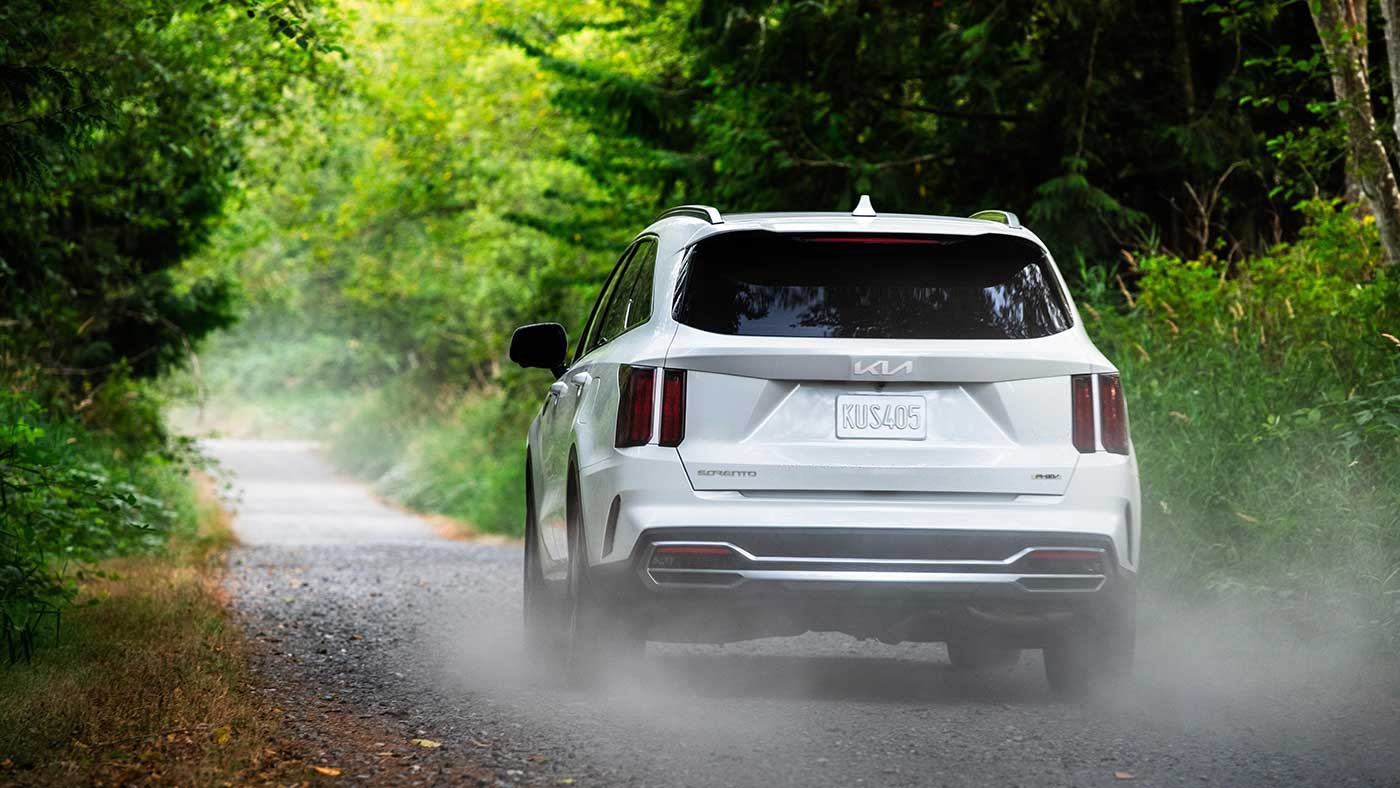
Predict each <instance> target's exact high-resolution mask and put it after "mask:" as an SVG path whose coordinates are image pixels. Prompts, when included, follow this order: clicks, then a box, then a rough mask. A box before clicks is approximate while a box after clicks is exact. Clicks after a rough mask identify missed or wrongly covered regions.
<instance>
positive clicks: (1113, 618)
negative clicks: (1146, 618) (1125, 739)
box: [1044, 608, 1137, 696]
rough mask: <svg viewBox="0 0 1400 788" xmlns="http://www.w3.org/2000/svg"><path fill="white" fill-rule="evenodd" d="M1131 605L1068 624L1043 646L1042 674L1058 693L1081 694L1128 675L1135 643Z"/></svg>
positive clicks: (1130, 671) (1134, 623)
mask: <svg viewBox="0 0 1400 788" xmlns="http://www.w3.org/2000/svg"><path fill="white" fill-rule="evenodd" d="M1135 618H1136V617H1135V615H1134V613H1133V610H1132V608H1125V609H1116V610H1113V611H1111V612H1107V613H1105V614H1104V615H1102V616H1100V617H1093V618H1088V619H1086V620H1084V621H1081V622H1077V623H1076V624H1075V625H1072V626H1071V627H1070V628H1069V629H1068V630H1067V631H1066V632H1065V633H1064V635H1063V636H1062V637H1061V638H1060V639H1059V640H1058V641H1057V642H1055V643H1053V644H1051V645H1048V646H1046V647H1045V649H1044V656H1045V678H1046V680H1047V681H1048V682H1049V683H1050V688H1051V689H1052V690H1054V691H1055V692H1056V693H1058V694H1061V695H1071V696H1073V695H1083V694H1085V693H1087V692H1090V691H1092V690H1093V689H1094V688H1096V687H1103V686H1110V685H1113V684H1115V683H1117V682H1120V681H1123V680H1125V679H1127V678H1128V676H1129V675H1130V674H1131V673H1132V668H1133V651H1134V649H1135V647H1136V640H1137V632H1136V621H1135Z"/></svg>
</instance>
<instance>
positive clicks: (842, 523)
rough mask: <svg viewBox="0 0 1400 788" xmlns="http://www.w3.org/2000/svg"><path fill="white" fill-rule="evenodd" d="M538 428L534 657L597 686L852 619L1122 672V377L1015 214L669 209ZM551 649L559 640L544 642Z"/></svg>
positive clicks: (973, 658)
mask: <svg viewBox="0 0 1400 788" xmlns="http://www.w3.org/2000/svg"><path fill="white" fill-rule="evenodd" d="M511 357H512V358H513V359H514V360H516V361H517V362H518V363H521V364H522V365H524V366H528V367H541V368H545V369H549V370H551V371H552V373H553V374H554V376H555V378H556V379H555V381H554V382H553V383H552V384H550V387H549V390H548V393H547V394H546V395H545V398H544V402H543V404H542V406H541V410H540V413H539V415H538V416H537V417H536V419H535V421H534V423H533V424H532V425H531V428H530V433H529V440H528V449H527V456H526V464H527V473H526V476H527V490H526V496H527V501H526V503H527V523H526V551H525V553H526V554H525V564H526V566H525V599H526V605H525V607H526V613H525V615H526V628H527V636H528V637H529V638H530V641H531V643H532V645H533V647H534V648H536V649H540V650H546V651H549V650H554V649H556V648H557V649H559V650H560V651H561V652H562V653H563V654H565V655H566V656H567V657H568V661H567V662H568V665H569V669H570V671H571V672H573V673H574V674H576V675H584V674H586V673H587V672H589V671H591V670H593V669H596V668H597V667H598V665H599V664H600V663H602V662H604V661H607V660H610V659H616V658H619V657H620V656H622V655H625V654H627V653H636V652H637V651H638V650H639V648H640V646H641V645H642V644H644V643H645V642H646V641H647V640H653V641H695V642H726V641H734V640H743V639H749V638H760V637H771V636H778V635H795V634H801V633H803V632H807V631H814V630H815V631H839V632H845V633H848V634H850V635H853V636H855V637H859V638H877V639H880V640H883V641H887V642H900V641H928V642H944V643H946V644H947V648H948V653H949V657H950V659H951V661H952V662H953V664H954V666H955V667H959V668H968V669H972V668H978V667H986V666H994V665H1003V664H1007V663H1009V662H1012V661H1014V660H1015V659H1016V657H1017V656H1018V655H1019V653H1020V650H1021V649H1024V648H1038V649H1043V651H1044V657H1045V659H1044V662H1045V668H1046V673H1047V677H1048V678H1049V680H1050V682H1051V683H1052V685H1053V686H1055V687H1056V688H1059V689H1081V688H1084V687H1087V686H1089V685H1091V684H1093V683H1095V682H1096V681H1099V680H1106V679H1111V678H1113V677H1115V676H1118V675H1121V674H1123V673H1124V672H1125V671H1126V670H1127V669H1128V667H1129V665H1130V663H1131V659H1132V650H1133V632H1134V611H1135V608H1136V602H1135V578H1136V570H1137V550H1138V548H1137V545H1138V543H1139V533H1138V511H1139V493H1138V480H1137V467H1136V461H1135V459H1134V456H1133V451H1132V445H1131V441H1130V439H1129V433H1128V424H1127V412H1126V405H1125V402H1124V396H1123V388H1122V385H1121V382H1120V380H1119V377H1118V374H1117V371H1116V370H1115V369H1114V367H1113V366H1112V364H1111V363H1110V362H1109V361H1108V360H1107V359H1106V358H1104V356H1103V355H1102V354H1101V353H1100V352H1099V351H1098V350H1097V349H1096V348H1095V347H1094V345H1093V344H1092V342H1091V341H1090V340H1089V338H1088V336H1087V335H1086V334H1085V332H1084V330H1083V327H1082V324H1081V323H1080V321H1079V320H1078V317H1077V314H1076V312H1075V309H1074V306H1073V302H1072V300H1071V299H1070V296H1069V292H1068V290H1067V289H1066V287H1065V284H1064V281H1063V278H1062V277H1061V276H1060V273H1059V271H1058V270H1057V269H1056V267H1055V264H1054V262H1053V260H1052V258H1051V256H1050V254H1049V252H1048V251H1047V250H1046V249H1045V247H1044V245H1043V244H1042V243H1041V242H1040V240H1039V239H1038V238H1036V236H1035V235H1034V234H1033V233H1031V232H1030V231H1029V230H1027V229H1025V228H1024V227H1022V226H1021V225H1020V224H1019V222H1018V221H1017V220H1016V218H1015V216H1014V215H1012V214H1009V213H1006V212H1002V211H988V212H983V213H981V214H977V215H975V216H974V217H973V218H970V219H959V218H950V217H933V216H914V215H876V214H875V212H874V211H873V210H872V209H870V208H869V203H868V200H862V204H861V208H859V209H857V211H855V212H853V213H852V214H831V213H812V214H798V213H788V214H781V213H775V214H745V215H737V216H723V215H721V214H720V213H719V212H718V211H716V210H714V209H713V208H708V207H704V206H685V207H682V208H679V209H674V210H672V211H668V212H667V213H665V214H663V215H662V217H660V218H659V219H658V220H657V221H656V222H655V223H653V224H652V225H651V226H650V227H648V228H647V229H646V230H645V231H643V232H642V233H641V234H640V235H639V236H638V237H637V239H636V240H635V241H634V242H633V243H632V245H631V246H629V248H628V249H627V251H626V252H625V253H624V254H623V255H622V257H621V258H620V260H619V262H618V264H617V266H616V268H615V269H614V271H613V272H612V275H611V276H610V277H609V279H608V281H607V283H606V284H605V285H604V287H603V290H602V293H601V294H600V296H599V299H598V301H597V304H596V305H595V306H594V309H593V312H592V314H591V316H590V318H589V320H588V323H587V324H586V326H585V328H584V330H583V333H582V335H581V337H580V338H579V341H578V342H577V344H576V346H575V347H574V348H573V352H572V354H570V352H569V347H568V342H567V341H566V335H565V332H564V329H563V328H562V327H561V326H559V325H558V324H551V323H545V324H534V325H531V326H525V327H522V328H521V329H519V330H517V332H516V335H515V337H514V338H513V341H512V346H511ZM558 638H562V639H563V643H562V644H560V645H557V646H556V643H557V642H558V640H557V639H558Z"/></svg>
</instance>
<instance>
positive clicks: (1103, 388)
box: [1099, 375, 1128, 454]
mask: <svg viewBox="0 0 1400 788" xmlns="http://www.w3.org/2000/svg"><path fill="white" fill-rule="evenodd" d="M1099 436H1100V438H1101V439H1102V440H1103V447H1104V450H1105V451H1111V452H1113V453H1114V454H1127V453H1128V406H1127V404H1126V403H1124V402H1123V382H1122V381H1121V380H1120V379H1119V378H1118V376H1117V375H1099Z"/></svg>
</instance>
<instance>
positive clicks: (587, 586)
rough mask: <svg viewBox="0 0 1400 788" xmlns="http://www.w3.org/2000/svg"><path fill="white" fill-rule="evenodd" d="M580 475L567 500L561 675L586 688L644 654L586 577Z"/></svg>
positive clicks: (636, 634)
mask: <svg viewBox="0 0 1400 788" xmlns="http://www.w3.org/2000/svg"><path fill="white" fill-rule="evenodd" d="M581 500H582V498H581V497H580V496H579V487H578V476H577V475H576V474H571V475H570V480H569V502H568V517H569V523H568V526H569V527H568V537H569V618H568V629H567V632H568V649H567V654H568V657H567V665H566V668H565V673H566V675H567V677H568V680H569V683H570V684H573V685H575V686H586V685H589V684H593V683H594V682H596V681H597V680H598V679H599V678H600V677H601V676H602V675H603V674H604V673H605V672H606V671H608V670H617V671H622V672H625V671H627V670H628V668H629V667H630V665H629V664H628V663H630V662H633V661H635V660H638V659H640V658H641V656H642V654H643V653H645V650H646V641H645V640H643V639H642V638H641V635H640V633H639V632H638V631H637V628H636V627H635V626H634V625H632V624H631V622H628V621H626V620H624V619H622V618H620V617H618V616H617V615H616V614H615V613H614V612H613V611H611V610H609V609H608V606H607V605H606V603H605V601H604V600H603V599H602V598H600V596H599V595H598V594H597V593H596V592H595V590H594V588H593V584H592V582H591V581H590V579H589V572H588V568H589V563H588V544H587V540H586V539H585V538H584V533H585V531H584V528H583V507H582V505H581V504H580V501H581Z"/></svg>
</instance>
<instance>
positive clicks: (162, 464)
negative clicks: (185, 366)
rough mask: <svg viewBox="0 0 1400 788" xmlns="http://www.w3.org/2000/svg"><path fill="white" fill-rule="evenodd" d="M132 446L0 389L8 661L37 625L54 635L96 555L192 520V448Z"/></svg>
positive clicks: (29, 641) (154, 539)
mask: <svg viewBox="0 0 1400 788" xmlns="http://www.w3.org/2000/svg"><path fill="white" fill-rule="evenodd" d="M115 387H116V388H121V387H120V386H115ZM127 390H128V391H129V392H130V391H132V390H131V389H129V388H128V389H127ZM127 437H129V436H127ZM136 445H137V444H135V443H134V442H133V441H132V440H128V439H124V436H121V435H120V434H119V433H117V432H111V431H109V432H106V433H103V432H98V431H95V430H91V429H88V428H86V427H84V426H83V425H82V424H80V423H79V422H77V421H76V420H73V419H71V418H63V417H60V416H56V415H54V414H53V413H50V412H47V411H46V410H45V408H43V407H42V406H41V405H40V404H39V403H38V402H37V401H35V400H34V399H33V398H31V397H30V396H28V395H26V394H24V393H18V392H15V391H13V390H0V633H3V640H4V643H5V648H6V652H7V656H8V658H9V660H10V661H11V662H13V661H15V660H16V659H19V658H22V657H26V658H27V657H28V656H29V655H30V654H31V653H32V651H33V648H34V646H35V643H36V638H37V637H38V636H39V634H40V632H41V628H44V627H50V626H51V627H53V631H54V632H55V635H57V633H58V631H59V623H60V621H61V616H62V613H63V611H64V610H65V609H66V608H68V607H69V606H71V605H73V604H74V603H75V602H76V601H77V597H78V582H79V581H80V580H81V579H83V577H84V576H85V573H87V572H90V571H91V570H90V568H89V567H90V565H91V564H92V563H93V562H94V561H96V560H98V559H100V558H104V557H107V556H110V555H114V554H120V553H131V552H138V551H143V550H149V549H153V548H155V547H157V546H159V545H161V544H163V543H164V540H165V537H166V536H167V534H168V532H169V530H170V529H171V528H173V527H175V525H176V524H177V523H188V522H191V521H192V519H193V518H192V517H191V516H189V507H190V506H192V503H191V498H190V491H189V488H188V485H187V483H186V481H185V470H186V466H187V464H188V462H189V461H190V457H191V456H192V454H191V452H190V450H189V448H188V447H187V446H184V445H183V444H174V445H172V446H170V447H168V448H166V449H163V450H160V451H151V450H149V449H141V450H140V451H139V453H134V452H133V448H134V447H135V446H136Z"/></svg>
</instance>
